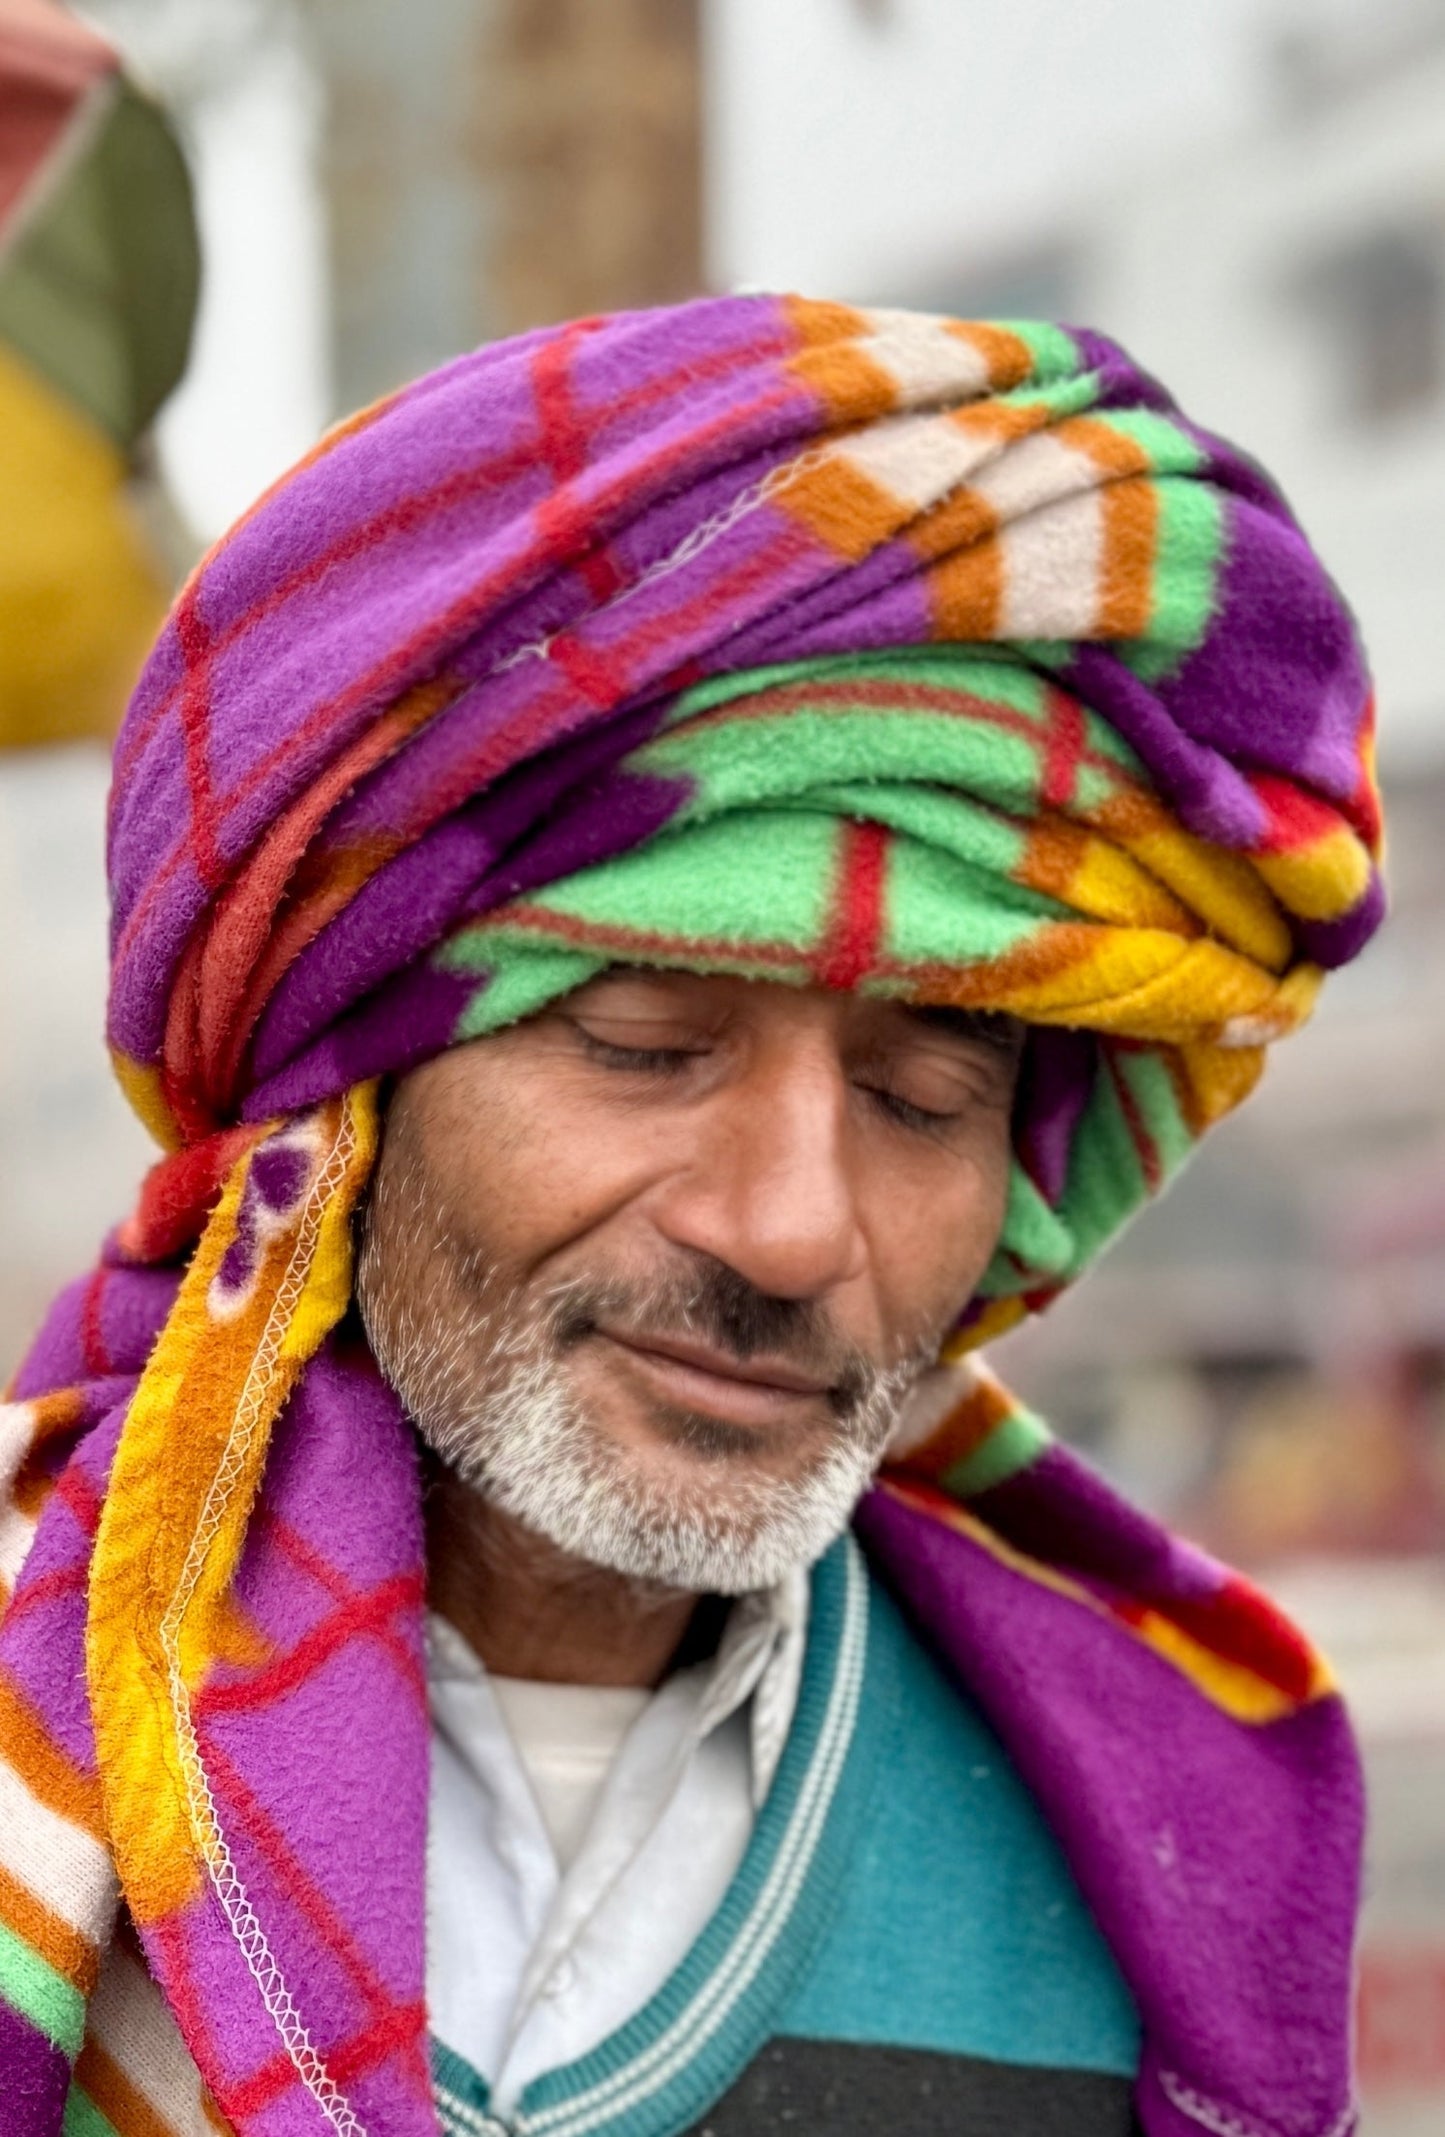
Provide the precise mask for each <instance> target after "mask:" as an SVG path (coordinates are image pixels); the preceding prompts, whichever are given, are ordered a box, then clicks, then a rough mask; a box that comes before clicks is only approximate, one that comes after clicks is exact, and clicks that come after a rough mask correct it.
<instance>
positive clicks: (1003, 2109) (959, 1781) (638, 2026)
mask: <svg viewBox="0 0 1445 2137" xmlns="http://www.w3.org/2000/svg"><path fill="white" fill-rule="evenodd" d="M1138 2053H1139V2029H1138V2023H1137V2020H1136V2017H1135V2013H1134V2010H1133V2006H1132V2004H1131V2002H1130V1999H1129V1996H1128V1992H1127V1991H1126V1989H1125V1987H1124V1984H1123V1982H1122V1980H1121V1979H1120V1976H1119V1973H1118V1970H1117V1968H1116V1967H1115V1965H1114V1963H1113V1960H1112V1959H1111V1957H1110V1955H1109V1952H1108V1950H1107V1948H1106V1946H1105V1945H1104V1943H1103V1940H1102V1939H1101V1937H1100V1935H1099V1933H1098V1931H1097V1929H1096V1928H1095V1927H1094V1924H1093V1922H1092V1920H1091V1919H1090V1916H1089V1914H1088V1912H1087V1910H1086V1908H1085V1906H1084V1903H1083V1901H1082V1899H1081V1898H1080V1896H1079V1892H1078V1889H1077V1887H1076V1886H1075V1884H1074V1881H1073V1878H1072V1876H1071V1875H1070V1872H1069V1869H1068V1866H1067V1865H1066V1863H1065V1861H1064V1858H1063V1856H1062V1854H1061V1853H1060V1851H1059V1848H1058V1845H1057V1843H1056V1842H1055V1841H1054V1839H1053V1837H1052V1835H1051V1834H1050V1832H1049V1831H1048V1828H1047V1827H1046V1826H1045V1825H1044V1823H1043V1820H1042V1819H1041V1817H1040V1816H1039V1813H1038V1811H1037V1810H1036V1808H1035V1807H1034V1803H1033V1800H1032V1798H1031V1797H1030V1796H1029V1794H1028V1792H1027V1790H1026V1789H1025V1788H1024V1786H1023V1784H1022V1782H1021V1781H1020V1780H1019V1778H1018V1775H1017V1774H1016V1773H1015V1772H1014V1770H1013V1768H1012V1766H1011V1765H1010V1763H1009V1761H1008V1760H1007V1758H1006V1757H1005V1755H1004V1753H1003V1751H1002V1749H1001V1747H1000V1746H999V1743H998V1741H997V1739H996V1738H995V1737H994V1736H993V1735H992V1734H991V1732H990V1731H989V1730H988V1728H987V1727H986V1726H985V1724H984V1723H983V1721H982V1719H981V1718H980V1717H979V1715H978V1714H977V1713H976V1712H975V1710H974V1709H973V1707H972V1706H971V1704H970V1703H969V1702H968V1701H967V1700H966V1699H964V1698H963V1697H962V1696H961V1695H960V1694H959V1693H958V1692H957V1691H956V1690H955V1689H954V1688H953V1687H952V1686H951V1685H950V1684H949V1683H948V1682H947V1681H946V1680H945V1679H944V1678H943V1677H942V1676H941V1674H940V1673H939V1671H938V1669H937V1667H936V1666H935V1664H934V1663H933V1662H932V1661H931V1660H930V1658H929V1656H928V1655H927V1654H926V1653H925V1651H924V1650H923V1648H922V1647H921V1646H920V1645H919V1643H918V1641H917V1639H916V1638H915V1637H914V1635H913V1633H912V1632H911V1631H910V1630H909V1628H908V1626H907V1625H906V1624H905V1623H904V1621H903V1619H902V1617H901V1616H900V1614H899V1612H898V1610H897V1608H896V1606H895V1605H894V1604H893V1603H892V1602H891V1601H890V1599H889V1598H888V1596H887V1595H886V1594H885V1593H884V1592H883V1590H882V1589H881V1588H880V1587H879V1586H878V1585H877V1583H876V1582H875V1581H874V1580H872V1578H871V1577H870V1575H869V1573H868V1571H867V1568H866V1566H865V1565H864V1562H863V1559H862V1556H861V1554H860V1552H859V1551H858V1549H857V1547H856V1546H855V1545H854V1544H853V1542H852V1540H851V1538H849V1539H844V1540H843V1541H842V1542H840V1543H838V1544H836V1545H835V1546H834V1548H833V1549H832V1550H831V1551H830V1552H829V1553H828V1555H827V1556H826V1557H825V1558H824V1559H823V1560H822V1562H821V1563H820V1565H819V1566H818V1567H817V1569H816V1571H815V1573H814V1576H813V1603H812V1616H811V1620H810V1627H809V1637H808V1653H807V1660H806V1663H805V1666H804V1671H803V1681H802V1685H801V1688H800V1692H799V1699H798V1709H797V1715H796V1718H795V1720H794V1724H793V1728H792V1731H791V1733H790V1735H789V1738H788V1744H787V1748H786V1750H785V1751H784V1754H783V1759H782V1763H781V1765H780V1766H779V1769H778V1774H777V1778H776V1780H775V1781H774V1784H773V1787H772V1790H771V1793H770V1794H769V1796H768V1800H767V1803H766V1805H765V1806H764V1808H763V1811H762V1813H761V1815H760V1816H759V1818H758V1821H757V1825H756V1828H755V1830H754V1833H753V1838H752V1842H751V1844H750V1846H749V1848H748V1852H747V1854H746V1856H745V1857H744V1859H743V1863H742V1866H741V1868H740V1869H739V1871H738V1873H737V1876H736V1877H735V1879H734V1880H733V1883H732V1885H731V1887H730V1888H729V1890H728V1893H727V1895H726V1897H725V1898H724V1900H723V1903H722V1905H721V1907H720V1908H719V1909H718V1911H717V1913H716V1914H715V1915H714V1916H713V1918H712V1920H711V1922H709V1924H708V1926H707V1928H706V1929H705V1930H704V1931H703V1933H702V1935H701V1936H700V1937H699V1938H698V1940H697V1942H696V1943H695V1944H694V1946H693V1948H692V1950H691V1951H690V1952H689V1954H688V1956H687V1958H686V1959H685V1960H684V1961H683V1963H682V1965H681V1966H680V1967H679V1968H678V1970H677V1972H676V1973H675V1974H673V1976H672V1977H671V1979H670V1980H669V1981H667V1982H666V1983H665V1984H664V1986H663V1987H662V1989H661V1990H659V1992H658V1994H657V1995H656V1996H654V1997H653V1998H652V2000H651V2001H650V2002H649V2003H648V2004H647V2005H646V2006H645V2007H644V2008H643V2010H641V2011H640V2012H638V2014H637V2015H636V2016H635V2017H634V2018H632V2019H631V2020H630V2021H629V2022H628V2023H627V2024H626V2025H625V2026H623V2027H622V2028H620V2029H619V2031H617V2032H616V2033H614V2034H612V2035H610V2036H609V2038H608V2039H606V2040H605V2041H603V2042H602V2043H601V2044H600V2045H599V2046H598V2047H596V2048H595V2049H593V2050H592V2051H591V2053H590V2054H588V2055H585V2056H583V2057H581V2058H580V2059H579V2060H578V2061H577V2062H575V2063H572V2064H569V2065H568V2066H567V2067H566V2068H565V2069H562V2070H555V2071H550V2072H548V2073H547V2074H546V2075H545V2076H544V2077H542V2078H540V2079H538V2080H536V2081H535V2082H534V2083H533V2084H531V2085H529V2086H528V2087H527V2089H526V2091H525V2092H524V2094H523V2095H522V2099H521V2101H520V2103H519V2105H518V2106H517V2108H516V2109H515V2110H514V2112H513V2113H512V2115H511V2116H510V2117H509V2118H508V2120H507V2121H506V2122H503V2121H501V2119H500V2118H497V2117H494V2116H493V2115H492V2114H491V2112H490V2109H489V2106H488V2099H487V2088H486V2084H485V2081H484V2080H483V2078H482V2077H481V2076H480V2075H479V2074H478V2073H477V2072H476V2071H474V2070H472V2069H471V2068H470V2066H469V2065H468V2064H466V2063H464V2062H463V2061H462V2059H461V2058H460V2057H459V2056H457V2055H455V2054H454V2053H453V2052H452V2051H451V2050H450V2049H449V2048H446V2047H444V2046H443V2045H442V2044H441V2043H437V2044H436V2045H435V2050H434V2067H435V2078H436V2095H437V2102H438V2106H439V2108H440V2111H441V2117H442V2126H443V2129H444V2130H445V2131H446V2132H447V2133H448V2137H493V2133H496V2132H501V2131H503V2130H511V2131H515V2132H516V2133H518V2137H583V2133H587V2137H591V2133H592V2132H594V2131H595V2132H598V2133H602V2132H606V2133H607V2137H669V2133H672V2132H679V2131H688V2130H693V2129H695V2130H696V2131H697V2132H698V2137H702V2133H703V2132H706V2133H707V2137H768V2133H772V2132H774V2131H776V2132H778V2133H779V2137H824V2133H827V2137H849V2133H852V2132H855V2131H856V2132H858V2133H859V2137H861V2133H862V2132H863V2131H864V2130H867V2131H868V2132H870V2133H871V2137H884V2133H886V2137H1125V2133H1127V2132H1128V2131H1129V2130H1130V2129H1131V2128H1132V2126H1133V2125H1132V2121H1131V2114H1130V2106H1129V2099H1130V2091H1131V2080H1132V2077H1133V2074H1134V2071H1135V2069H1136V2067H1137V2062H1138Z"/></svg>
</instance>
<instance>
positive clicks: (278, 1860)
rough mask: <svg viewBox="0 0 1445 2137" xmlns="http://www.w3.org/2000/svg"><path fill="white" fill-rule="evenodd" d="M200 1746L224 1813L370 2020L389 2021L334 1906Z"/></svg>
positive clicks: (218, 1757) (248, 1795)
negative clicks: (232, 1819) (331, 1960)
mask: <svg viewBox="0 0 1445 2137" xmlns="http://www.w3.org/2000/svg"><path fill="white" fill-rule="evenodd" d="M202 1746H203V1749H204V1751H205V1757H206V1765H207V1767H208V1769H209V1771H210V1773H211V1775H212V1776H213V1778H214V1779H215V1781H216V1782H217V1783H218V1784H219V1786H220V1790H221V1794H222V1796H223V1798H224V1801H225V1807H226V1809H227V1810H228V1811H230V1812H231V1813H233V1814H234V1816H235V1817H236V1818H237V1820H238V1821H239V1822H240V1824H241V1826H242V1827H243V1829H244V1830H245V1832H246V1834H247V1835H248V1837H249V1838H250V1840H251V1842H252V1844H253V1845H254V1847H255V1849H256V1852H257V1853H258V1854H259V1855H260V1857H261V1859H262V1860H263V1861H264V1863H265V1864H266V1867H267V1869H268V1870H269V1871H270V1873H271V1876H272V1877H273V1878H274V1880H275V1882H276V1886H277V1889H278V1890H279V1891H280V1892H281V1893H282V1894H283V1895H284V1897H285V1898H286V1899H288V1900H289V1901H290V1902H291V1904H292V1906H293V1907H295V1909H296V1911H297V1912H298V1914H300V1915H302V1916H304V1918H305V1920H306V1921H307V1923H308V1924H309V1925H310V1927H311V1929H312V1930H313V1931H314V1932H315V1934H316V1936H317V1937H318V1938H319V1939H320V1941H321V1943H322V1944H323V1945H324V1946H325V1948H326V1949H327V1951H329V1952H330V1953H331V1956H332V1957H333V1958H334V1959H335V1961H336V1963H337V1965H338V1966H339V1967H340V1968H341V1969H342V1971H343V1972H344V1973H345V1974H346V1975H347V1976H348V1977H349V1979H350V1981H351V1984H352V1986H353V1988H355V1989H356V1991H357V1992H358V1994H359V1995H360V1997H361V1999H362V2001H363V2003H364V2004H365V2006H366V2012H367V2016H368V2018H370V2019H372V2020H376V2019H381V2018H385V2017H388V2016H389V2015H390V2014H391V2013H392V2012H394V2011H395V2010H396V2008H397V2006H396V2002H395V1999H394V1998H393V1997H392V1996H391V1995H390V1994H389V1993H388V1991H387V1989H386V1986H385V1984H384V1983H383V1982H382V1981H381V1979H380V1977H379V1976H378V1975H377V1973H376V1971H375V1969H374V1968H373V1966H372V1965H371V1962H370V1960H369V1959H368V1958H367V1956H366V1953H365V1952H364V1951H363V1950H362V1948H361V1946H360V1944H359V1943H358V1942H357V1940H356V1938H355V1937H354V1936H353V1935H352V1933H351V1931H350V1930H349V1929H348V1928H347V1926H346V1923H345V1922H344V1921H343V1920H342V1918H341V1916H340V1915H339V1914H338V1913H337V1911H336V1909H335V1908H334V1907H333V1906H332V1904H331V1902H330V1900H328V1899H327V1897H326V1895H325V1893H323V1892H322V1891H320V1890H319V1889H318V1887H317V1886H316V1884H315V1882H314V1881H313V1880H312V1878H310V1877H309V1876H308V1875H307V1872H306V1870H305V1868H304V1867H303V1865H302V1864H301V1863H300V1862H299V1861H298V1859H297V1857H296V1854H295V1851H294V1850H293V1849H292V1848H291V1847H290V1846H289V1844H288V1843H287V1840H286V1836H285V1834H284V1833H283V1832H282V1831H281V1829H280V1827H279V1826H278V1825H277V1824H276V1823H275V1821H274V1820H273V1819H272V1818H271V1816H270V1814H269V1813H268V1812H267V1810H266V1808H265V1806H264V1805H263V1804H262V1803H261V1802H260V1801H259V1799H258V1798H257V1797H256V1795H255V1794H254V1793H253V1791H252V1790H251V1788H250V1787H249V1785H248V1784H247V1782H246V1781H245V1779H244V1778H243V1776H242V1775H241V1774H240V1773H239V1772H238V1771H237V1769H236V1767H235V1766H234V1765H233V1764H232V1763H231V1761H230V1759H228V1758H227V1756H226V1754H225V1752H224V1751H223V1750H222V1749H221V1747H220V1745H219V1744H218V1743H217V1742H216V1740H215V1737H214V1736H213V1735H212V1734H211V1733H210V1732H209V1731H208V1732H206V1733H205V1734H204V1736H203V1737H202Z"/></svg>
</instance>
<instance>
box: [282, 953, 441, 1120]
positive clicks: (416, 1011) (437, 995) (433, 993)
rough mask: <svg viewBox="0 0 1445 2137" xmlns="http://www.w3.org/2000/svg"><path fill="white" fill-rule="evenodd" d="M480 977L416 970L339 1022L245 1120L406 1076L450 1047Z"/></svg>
mask: <svg viewBox="0 0 1445 2137" xmlns="http://www.w3.org/2000/svg"><path fill="white" fill-rule="evenodd" d="M476 991H477V980H476V975H475V973H465V972H439V971H437V970H436V969H435V967H433V966H432V965H429V964H427V965H412V966H410V967H408V969H407V970H406V971H404V972H399V973H398V974H397V975H396V978H395V979H392V980H387V981H386V982H385V983H384V984H383V985H382V986H380V987H378V988H377V990H376V992H375V993H374V994H369V995H368V996H367V997H366V1000H365V1001H364V1002H361V1003H359V1004H358V1005H357V1007H356V1008H355V1009H352V1010H348V1011H347V1012H346V1014H345V1015H343V1016H339V1017H338V1018H337V1019H336V1021H335V1022H334V1023H333V1024H330V1025H328V1026H327V1027H326V1029H325V1030H324V1031H323V1032H322V1035H321V1037H320V1038H319V1039H318V1040H316V1042H315V1044H314V1045H312V1046H309V1047H307V1048H305V1049H303V1051H302V1052H301V1053H299V1054H298V1055H297V1056H296V1058H295V1059H294V1060H293V1061H290V1062H288V1063H287V1064H286V1066H285V1067H284V1068H281V1069H278V1071H277V1072H276V1074H275V1075H274V1076H272V1077H268V1078H267V1080H266V1081H265V1082H264V1083H258V1084H257V1085H256V1087H255V1089H254V1090H252V1091H250V1092H248V1093H247V1095H246V1097H245V1099H244V1100H243V1101H242V1105H241V1118H242V1119H243V1120H248V1121H263V1120H270V1119H272V1118H273V1117H274V1116H275V1115H277V1114H279V1113H291V1112H294V1111H296V1110H297V1108H298V1107H301V1106H309V1105H314V1104H315V1103H316V1102H317V1100H318V1099H322V1098H325V1097H327V1096H329V1095H330V1093H332V1092H333V1091H345V1090H349V1089H350V1088H351V1086H352V1084H354V1083H363V1082H365V1081H366V1079H367V1078H368V1077H371V1076H400V1075H404V1074H405V1072H406V1071H407V1069H409V1068H415V1067H416V1066H417V1064H418V1063H419V1062H422V1061H429V1060H430V1059H431V1057H432V1055H433V1054H439V1053H440V1052H441V1051H442V1049H443V1048H444V1047H446V1046H448V1045H450V1043H451V1038H452V1034H453V1033H454V1032H455V1030H456V1028H457V1023H458V1020H459V1019H460V1017H461V1015H462V1012H463V1010H464V1009H465V1008H466V1006H467V1003H468V1002H469V1001H470V1000H471V999H472V996H473V995H474V994H475V993H476Z"/></svg>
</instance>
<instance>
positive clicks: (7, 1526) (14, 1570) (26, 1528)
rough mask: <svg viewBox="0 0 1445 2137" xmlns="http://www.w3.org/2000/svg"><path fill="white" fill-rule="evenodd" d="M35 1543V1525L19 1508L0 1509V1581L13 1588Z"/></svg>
mask: <svg viewBox="0 0 1445 2137" xmlns="http://www.w3.org/2000/svg"><path fill="white" fill-rule="evenodd" d="M34 1541H35V1523H34V1522H33V1521H32V1520H31V1518H30V1516H29V1515H28V1514H22V1513H21V1511H20V1509H19V1507H18V1506H7V1507H4V1508H0V1581H4V1583H5V1585H6V1587H7V1588H13V1587H14V1586H15V1583H16V1581H17V1580H19V1578H20V1569H21V1567H22V1566H23V1565H24V1563H25V1561H26V1559H27V1558H28V1557H29V1555H30V1546H31V1544H32V1543H34Z"/></svg>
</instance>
